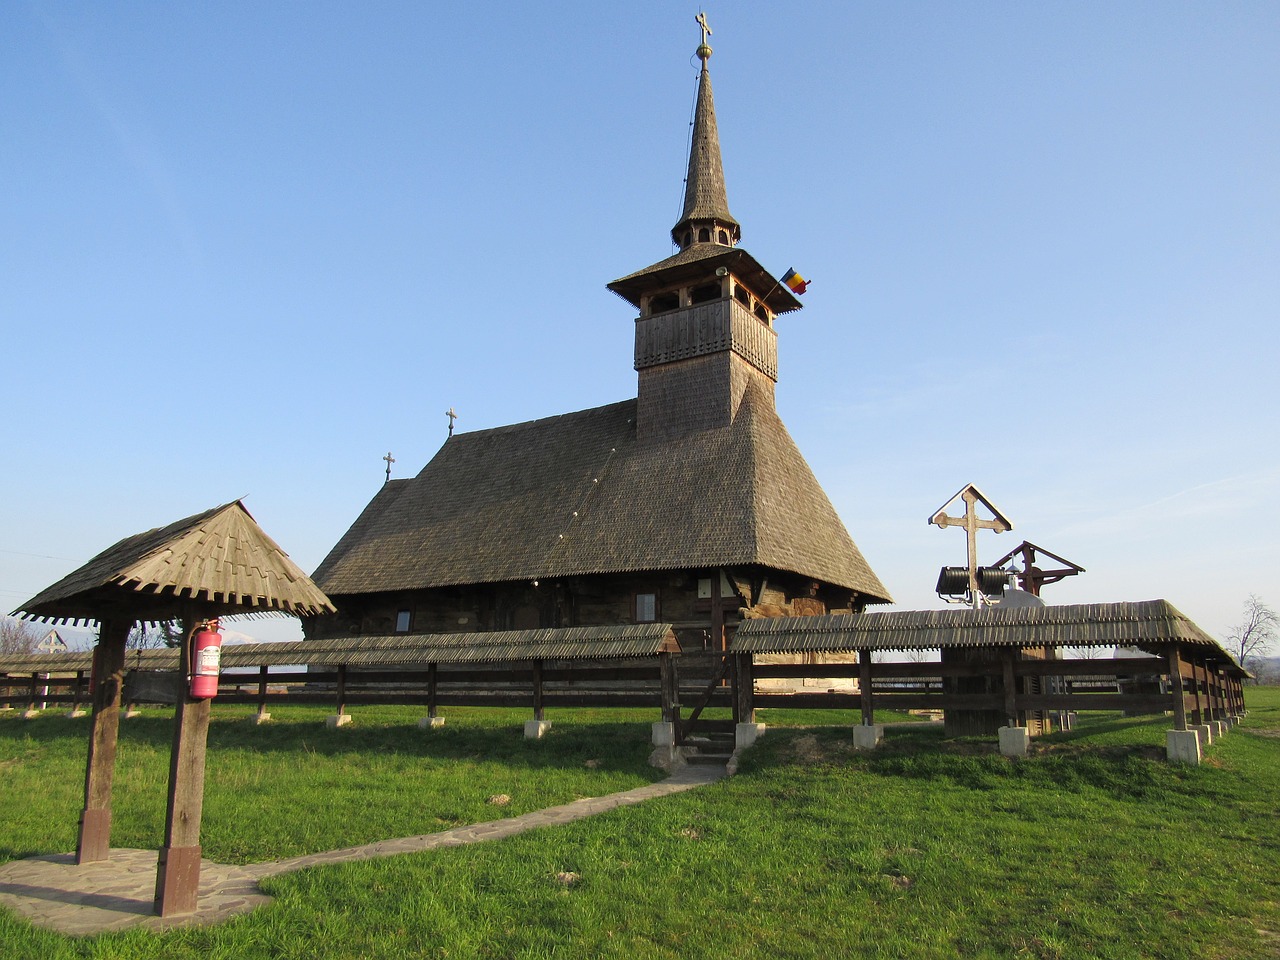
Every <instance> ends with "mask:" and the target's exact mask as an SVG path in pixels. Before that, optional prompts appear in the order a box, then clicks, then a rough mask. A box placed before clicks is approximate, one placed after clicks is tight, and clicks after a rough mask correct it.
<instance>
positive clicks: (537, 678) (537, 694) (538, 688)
mask: <svg viewBox="0 0 1280 960" xmlns="http://www.w3.org/2000/svg"><path fill="white" fill-rule="evenodd" d="M533 719H535V720H542V719H544V718H543V716H542V661H541V660H535V661H533Z"/></svg>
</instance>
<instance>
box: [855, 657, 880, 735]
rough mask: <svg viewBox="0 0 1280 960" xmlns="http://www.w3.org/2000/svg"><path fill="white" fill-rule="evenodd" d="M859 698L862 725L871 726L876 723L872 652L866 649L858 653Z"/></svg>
mask: <svg viewBox="0 0 1280 960" xmlns="http://www.w3.org/2000/svg"><path fill="white" fill-rule="evenodd" d="M858 697H859V703H860V706H861V707H862V724H863V726H870V725H871V724H873V723H875V722H876V719H875V717H876V715H875V706H874V704H873V703H872V699H871V651H870V650H869V649H867V648H865V647H864V648H863V649H861V650H859V651H858Z"/></svg>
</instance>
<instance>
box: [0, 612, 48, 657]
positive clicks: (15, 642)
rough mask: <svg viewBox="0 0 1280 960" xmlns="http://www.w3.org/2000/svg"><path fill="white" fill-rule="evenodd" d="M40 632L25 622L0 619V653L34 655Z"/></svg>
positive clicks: (9, 618)
mask: <svg viewBox="0 0 1280 960" xmlns="http://www.w3.org/2000/svg"><path fill="white" fill-rule="evenodd" d="M39 642H40V631H39V630H37V629H36V628H35V627H33V626H32V625H31V624H29V623H27V622H26V621H25V620H15V619H14V618H13V617H0V653H35V649H36V644H37V643H39Z"/></svg>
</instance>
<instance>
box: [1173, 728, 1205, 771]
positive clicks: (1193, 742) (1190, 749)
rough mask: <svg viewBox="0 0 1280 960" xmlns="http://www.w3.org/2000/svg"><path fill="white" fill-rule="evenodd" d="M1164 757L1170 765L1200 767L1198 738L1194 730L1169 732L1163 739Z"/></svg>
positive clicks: (1200, 753) (1200, 754)
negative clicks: (1182, 764) (1180, 764)
mask: <svg viewBox="0 0 1280 960" xmlns="http://www.w3.org/2000/svg"><path fill="white" fill-rule="evenodd" d="M1165 755H1166V756H1167V757H1168V758H1169V761H1170V762H1171V763H1187V764H1190V765H1191V766H1193V767H1198V766H1200V757H1201V756H1202V751H1201V749H1200V736H1199V735H1198V734H1197V733H1196V731H1194V730H1170V731H1169V733H1168V736H1167V737H1165Z"/></svg>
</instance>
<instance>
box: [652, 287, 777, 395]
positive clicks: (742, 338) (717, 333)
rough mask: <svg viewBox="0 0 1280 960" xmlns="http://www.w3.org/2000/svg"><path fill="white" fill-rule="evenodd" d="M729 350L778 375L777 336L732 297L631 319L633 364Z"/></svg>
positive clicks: (764, 371) (679, 358) (771, 375)
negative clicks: (633, 342)
mask: <svg viewBox="0 0 1280 960" xmlns="http://www.w3.org/2000/svg"><path fill="white" fill-rule="evenodd" d="M724 351H730V352H733V353H736V354H737V355H738V356H740V357H742V358H743V359H744V360H746V361H748V362H749V363H750V364H751V365H752V366H754V367H756V368H757V369H758V370H760V371H761V372H762V373H764V374H765V375H767V376H768V377H769V378H770V379H771V380H775V381H776V380H777V379H778V335H777V334H776V333H775V332H774V331H773V330H772V329H770V328H769V327H768V326H767V325H766V324H764V323H762V322H761V321H760V320H759V319H757V318H756V317H754V316H753V315H752V314H751V313H750V311H748V310H746V309H745V308H744V307H743V306H742V305H741V304H740V303H738V302H737V301H736V300H715V301H712V302H710V303H704V304H700V305H698V306H696V307H692V308H690V309H687V310H677V311H674V312H672V313H664V314H659V315H657V316H653V317H643V318H641V319H639V320H637V321H636V346H635V367H636V369H637V370H643V369H645V368H646V367H653V366H657V365H659V364H663V363H671V362H673V361H676V360H687V359H689V358H690V357H698V356H704V355H706V354H711V353H720V352H724Z"/></svg>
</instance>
